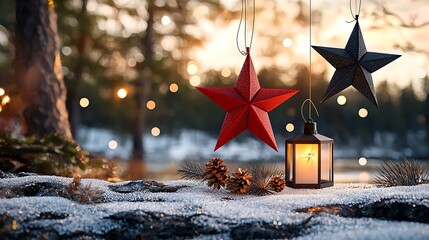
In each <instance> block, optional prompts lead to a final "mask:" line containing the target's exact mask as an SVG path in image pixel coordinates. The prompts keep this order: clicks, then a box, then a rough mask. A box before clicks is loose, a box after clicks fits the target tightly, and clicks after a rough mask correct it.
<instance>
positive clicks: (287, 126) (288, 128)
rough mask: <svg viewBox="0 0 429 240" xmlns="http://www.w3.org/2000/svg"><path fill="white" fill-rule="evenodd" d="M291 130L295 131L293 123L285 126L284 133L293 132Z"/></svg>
mask: <svg viewBox="0 0 429 240" xmlns="http://www.w3.org/2000/svg"><path fill="white" fill-rule="evenodd" d="M293 130H295V125H293V123H288V124H286V131H288V132H293Z"/></svg>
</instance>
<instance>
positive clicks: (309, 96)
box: [301, 0, 319, 122]
mask: <svg viewBox="0 0 429 240" xmlns="http://www.w3.org/2000/svg"><path fill="white" fill-rule="evenodd" d="M309 6H310V18H309V21H310V26H309V33H310V44H309V60H310V67H309V72H310V83H309V85H308V98H307V99H305V100H304V102H303V103H302V105H301V116H302V119H304V121H310V122H312V121H313V119H312V118H311V108H312V107H313V108H314V110H316V114H317V116H319V111H317V108H316V105H314V102H313V100H312V92H311V85H312V83H311V82H312V76H311V75H312V74H311V73H312V70H311V36H312V28H311V25H312V24H311V23H312V22H311V21H312V18H311V9H312V8H311V0H310V5H309ZM306 102H308V118H307V119H306V118H305V117H304V106H305V103H306Z"/></svg>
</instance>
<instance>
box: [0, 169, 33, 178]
mask: <svg viewBox="0 0 429 240" xmlns="http://www.w3.org/2000/svg"><path fill="white" fill-rule="evenodd" d="M27 176H37V174H36V173H31V172H18V173H10V172H3V171H2V170H0V178H15V177H27Z"/></svg>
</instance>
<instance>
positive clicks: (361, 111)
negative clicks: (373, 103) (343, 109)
mask: <svg viewBox="0 0 429 240" xmlns="http://www.w3.org/2000/svg"><path fill="white" fill-rule="evenodd" d="M358 114H359V117H361V118H366V117H367V116H368V110H366V108H361V109H359V112H358Z"/></svg>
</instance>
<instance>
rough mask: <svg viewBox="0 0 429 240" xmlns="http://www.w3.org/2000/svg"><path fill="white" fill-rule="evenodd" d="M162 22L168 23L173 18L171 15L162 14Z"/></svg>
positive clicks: (163, 23)
mask: <svg viewBox="0 0 429 240" xmlns="http://www.w3.org/2000/svg"><path fill="white" fill-rule="evenodd" d="M161 23H162V25H164V26H165V25H168V24H170V23H171V18H170V17H169V16H166V15H165V16H162V18H161Z"/></svg>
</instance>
